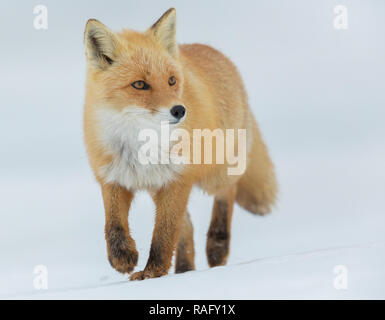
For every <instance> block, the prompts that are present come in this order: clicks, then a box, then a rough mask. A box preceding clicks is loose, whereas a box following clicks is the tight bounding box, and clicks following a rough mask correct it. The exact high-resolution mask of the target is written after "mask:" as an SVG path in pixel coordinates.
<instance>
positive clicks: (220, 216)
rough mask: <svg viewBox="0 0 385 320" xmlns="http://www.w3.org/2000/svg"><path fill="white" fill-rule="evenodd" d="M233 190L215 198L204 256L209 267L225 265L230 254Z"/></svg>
mask: <svg viewBox="0 0 385 320" xmlns="http://www.w3.org/2000/svg"><path fill="white" fill-rule="evenodd" d="M234 200H235V188H232V189H231V190H230V191H228V192H226V193H225V195H220V196H216V197H215V199H214V207H213V212H212V217H211V223H210V227H209V231H208V233H207V245H206V254H207V260H208V263H209V265H210V267H216V266H221V265H225V264H226V262H227V258H228V256H229V252H230V233H231V219H232V215H233V207H234Z"/></svg>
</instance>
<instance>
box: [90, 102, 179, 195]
mask: <svg viewBox="0 0 385 320" xmlns="http://www.w3.org/2000/svg"><path fill="white" fill-rule="evenodd" d="M95 120H96V121H97V122H98V124H99V132H98V136H99V139H100V141H101V143H102V144H103V146H104V148H105V149H106V150H107V151H108V152H109V153H110V154H111V155H112V156H113V160H112V161H111V162H110V163H109V164H107V165H105V166H103V167H101V168H100V169H99V174H100V175H101V176H102V177H103V178H104V180H105V182H107V183H119V184H120V185H122V186H124V187H126V188H127V189H134V190H136V189H146V188H152V189H159V188H161V187H162V186H164V185H165V184H167V183H168V182H169V181H170V180H172V179H173V178H175V176H176V175H177V174H178V173H180V172H181V170H182V169H183V166H182V165H180V164H178V165H176V164H172V163H170V164H148V165H144V164H142V163H140V161H139V159H138V151H139V149H140V147H141V146H142V144H143V143H144V142H143V141H140V140H139V139H138V134H139V132H140V130H143V129H152V130H155V131H157V133H158V134H159V136H160V128H161V122H162V121H173V120H174V118H173V117H172V115H171V114H170V111H169V109H168V108H160V109H159V111H158V112H156V113H151V112H150V111H149V110H147V109H144V108H141V107H137V106H129V107H126V108H124V109H123V110H122V111H120V112H119V111H116V110H114V109H112V108H109V107H103V108H99V109H98V110H97V112H96V119H95ZM158 140H160V139H158ZM158 150H159V152H160V153H162V152H169V150H162V148H161V147H160V146H158Z"/></svg>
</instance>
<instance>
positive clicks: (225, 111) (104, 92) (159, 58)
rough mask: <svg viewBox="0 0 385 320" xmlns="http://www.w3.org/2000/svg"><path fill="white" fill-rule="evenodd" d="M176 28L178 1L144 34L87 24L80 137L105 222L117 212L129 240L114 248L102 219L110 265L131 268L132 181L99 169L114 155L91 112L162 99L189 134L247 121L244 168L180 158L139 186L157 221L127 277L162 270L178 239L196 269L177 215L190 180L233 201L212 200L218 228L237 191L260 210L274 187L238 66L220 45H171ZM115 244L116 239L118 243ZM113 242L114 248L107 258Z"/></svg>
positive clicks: (150, 106)
mask: <svg viewBox="0 0 385 320" xmlns="http://www.w3.org/2000/svg"><path fill="white" fill-rule="evenodd" d="M174 29H175V10H174V9H170V10H169V11H167V12H166V13H165V14H164V15H163V16H162V17H161V19H159V20H158V21H157V23H156V24H155V25H154V26H152V27H151V28H150V29H148V30H147V31H146V32H143V33H141V32H136V31H129V30H123V31H122V32H120V33H113V32H112V31H110V30H109V29H108V28H106V27H105V26H104V25H102V24H101V23H100V22H98V21H96V20H90V21H89V22H88V24H87V26H86V31H85V43H86V52H87V62H88V63H87V64H88V67H87V85H86V98H85V109H84V133H85V143H86V148H87V152H88V156H89V162H90V165H91V167H92V169H93V172H94V174H95V176H96V178H97V180H98V182H99V183H100V184H101V186H102V189H103V197H104V202H105V211H106V225H107V224H108V225H109V226H110V225H111V223H110V221H114V224H113V225H114V226H115V227H116V228H117V229H119V226H120V225H121V226H122V228H123V231H124V232H123V235H124V236H122V241H124V242H125V243H126V245H124V246H121V247H122V248H123V249H122V250H120V251H119V250H118V249H119V248H112V249H111V248H110V246H111V243H109V241H110V240H109V239H110V238H111V237H109V235H108V234H107V233H108V232H111V233H112V234H115V233H113V232H115V231H116V230H115V231H114V230H112V231H111V230H110V231H108V230H107V229H108V228H107V227H106V239H107V247H108V252H109V257H110V261H111V264H112V265H113V267H114V268H116V269H117V270H118V271H120V272H130V271H131V270H132V268H133V267H134V265H135V264H136V260H137V256H136V257H135V254H136V255H137V253H136V249H135V243H134V241H133V239H132V238H131V237H130V235H129V230H128V225H126V223H127V222H126V216H127V213H128V210H129V204H128V203H129V202H130V201H131V199H132V197H133V196H134V193H135V191H137V190H136V189H135V188H133V189H131V190H125V186H122V185H118V184H116V186H115V184H111V183H110V182H108V181H106V179H105V177H104V176H103V174H101V168H103V167H105V166H106V165H107V166H108V165H109V164H111V162H112V161H113V157H114V155H113V154H111V152H109V150H107V149H106V146H105V145H104V144H103V143H102V141H101V138H100V131H101V130H102V128H101V127H100V125H99V124H98V122H97V121H96V119H97V113H98V110H100V109H102V108H109V109H111V110H114V111H116V112H119V111H122V110H124V109H125V108H129V106H139V107H140V108H143V110H148V112H150V113H151V114H156V113H157V112H158V110H159V107H160V106H163V107H167V108H171V107H172V106H174V105H179V104H182V105H184V106H185V108H186V110H187V114H186V119H185V121H184V122H183V123H181V124H180V126H179V127H180V128H184V129H186V130H187V131H188V132H190V134H191V135H190V136H191V137H192V130H193V129H206V128H207V129H211V130H214V129H216V128H220V129H247V136H248V139H249V141H250V147H249V149H248V150H247V151H248V158H247V160H248V162H247V169H246V172H245V173H244V174H243V176H229V175H228V174H227V167H228V164H227V163H225V164H215V163H214V164H210V165H206V164H200V165H198V164H191V165H185V166H184V167H183V170H182V171H181V172H179V173H178V174H177V175H176V177H175V178H174V179H172V180H170V181H169V182H168V183H167V184H165V185H163V186H162V187H154V186H153V185H151V184H149V185H148V187H144V189H146V190H147V191H149V192H150V194H151V195H152V197H153V199H154V201H155V203H156V206H157V211H156V224H155V229H154V235H153V241H152V246H151V252H150V257H149V261H148V263H147V266H146V268H145V270H144V271H142V272H139V273H135V274H134V275H132V277H131V278H132V279H145V278H151V277H157V276H162V275H164V274H167V272H168V269H169V267H170V264H171V258H172V255H173V252H174V250H175V248H176V247H178V248H181V250H183V248H189V251H190V252H189V253H188V254H185V255H184V254H183V252H182V251H180V250H179V249H178V250H179V251H180V252H178V256H179V257H182V258H183V259H184V260H185V261H180V264H182V263H186V260H187V262H188V264H189V265H188V267H187V269H193V268H194V263H193V254H192V253H191V250H193V243H192V242H193V240H192V227H191V226H190V223H187V222H186V221H184V218H183V217H184V216H185V212H186V207H187V202H188V198H189V194H190V191H191V188H192V186H194V185H198V186H199V187H201V188H202V189H203V190H204V191H206V192H207V193H208V194H211V195H215V196H216V197H217V199H222V200H223V199H224V200H223V201H225V202H226V203H227V205H226V206H225V207H226V208H227V207H229V210H230V211H231V212H227V211H226V210H225V211H226V212H223V208H225V207H223V206H222V209H220V210H219V209H218V208H217V209H215V208H214V215H215V217H214V218H213V220H212V225H211V228H212V229H215V227H216V225H215V223H216V222H215V221H219V222H218V223H222V222H221V221H222V220H223V219H222V218H223V217H221V215H225V216H226V217H227V218H226V219H225V221H227V222H226V223H228V225H227V224H226V227H225V231H226V232H230V222H231V213H232V205H233V202H234V199H236V200H237V201H238V202H239V203H240V205H241V206H243V207H244V208H246V209H247V210H249V211H251V212H254V213H259V214H265V213H267V212H268V211H270V209H271V206H272V205H273V204H274V202H275V197H276V192H277V184H276V180H275V175H274V169H273V165H272V162H271V160H270V158H269V155H268V152H267V149H266V147H265V145H264V143H263V141H262V138H261V135H260V132H259V129H258V127H257V125H256V122H255V120H254V118H253V116H252V113H251V111H250V109H249V106H248V102H247V95H246V92H245V89H244V85H243V82H242V79H241V77H240V75H239V73H238V71H237V69H236V67H235V66H234V65H233V64H232V62H231V61H230V60H229V59H228V58H227V57H225V56H224V55H223V54H222V53H220V52H219V51H217V50H215V49H213V48H211V47H209V46H207V45H201V44H190V45H180V46H178V45H176V43H174V42H175V30H174ZM170 76H174V77H175V78H176V80H177V82H176V84H175V85H173V86H170V85H169V83H168V80H169V78H170ZM138 80H141V81H145V82H146V83H148V84H149V85H150V86H151V90H137V89H135V88H133V87H132V86H131V84H132V83H133V82H135V81H138ZM229 190H231V191H229ZM226 197H227V198H226ZM226 199H227V200H226ZM222 200H221V201H222ZM218 201H219V200H218ZM122 202H126V203H125V204H123V203H122ZM119 203H120V204H119ZM182 228H183V231H181V229H182ZM185 228H186V231H185V232H184V230H185ZM180 235H181V236H180ZM209 238H210V237H209ZM178 239H179V245H177V243H178ZM209 240H210V241H211V244H210V246H211V247H215V243H212V241H215V239H214V238H213V239H209ZM112 245H113V246H118V244H116V243H115V244H114V243H113V244H112ZM118 247H119V246H118ZM191 248H192V249H191ZM120 249H121V248H120ZM114 250H115V251H117V252H119V255H120V256H113V257H111V252H114ZM209 251H210V250H209V249H208V255H209V260H210V254H211V253H210V252H209ZM125 254H126V255H127V256H124V255H125ZM227 255H228V250H227V251H226V252H223V254H222V256H223V259H222V260H221V261H219V262H218V263H214V264H213V265H217V264H223V263H224V262H225V260H226V258H227ZM186 257H187V258H186ZM182 258H181V259H182ZM177 264H178V261H177Z"/></svg>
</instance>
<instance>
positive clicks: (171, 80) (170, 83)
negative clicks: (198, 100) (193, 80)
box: [168, 76, 176, 86]
mask: <svg viewBox="0 0 385 320" xmlns="http://www.w3.org/2000/svg"><path fill="white" fill-rule="evenodd" d="M175 83H176V79H175V77H174V76H172V77H170V78H169V79H168V84H169V85H170V86H173V85H174V84H175Z"/></svg>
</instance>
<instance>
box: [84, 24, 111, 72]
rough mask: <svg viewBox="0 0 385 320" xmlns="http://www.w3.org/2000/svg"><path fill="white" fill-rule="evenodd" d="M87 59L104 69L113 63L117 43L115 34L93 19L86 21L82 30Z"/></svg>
mask: <svg viewBox="0 0 385 320" xmlns="http://www.w3.org/2000/svg"><path fill="white" fill-rule="evenodd" d="M84 43H85V45H86V57H87V60H88V61H89V62H90V63H91V65H93V66H94V67H95V68H98V69H106V68H107V67H108V66H110V65H111V64H113V63H114V59H115V51H116V46H117V43H118V40H117V37H116V36H115V34H114V33H113V32H112V31H111V30H110V29H108V28H107V27H106V26H105V25H104V24H103V23H101V22H99V21H98V20H95V19H90V20H88V22H87V25H86V29H85V31H84Z"/></svg>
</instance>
